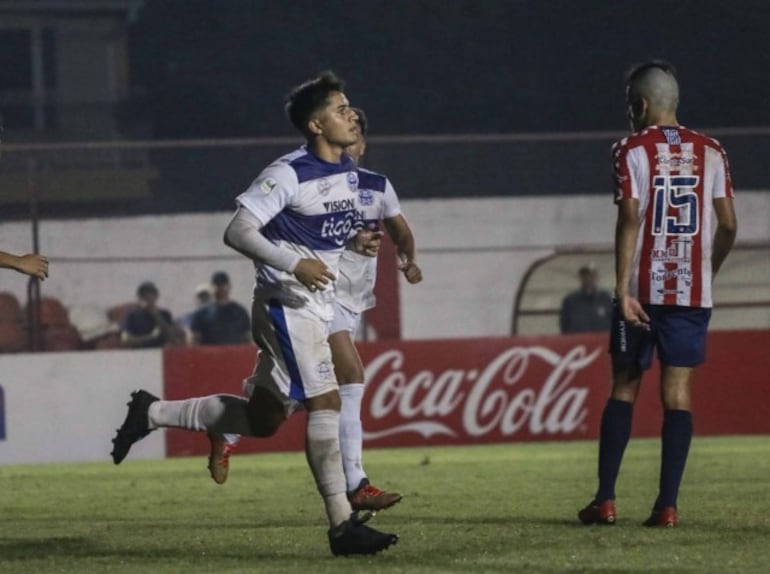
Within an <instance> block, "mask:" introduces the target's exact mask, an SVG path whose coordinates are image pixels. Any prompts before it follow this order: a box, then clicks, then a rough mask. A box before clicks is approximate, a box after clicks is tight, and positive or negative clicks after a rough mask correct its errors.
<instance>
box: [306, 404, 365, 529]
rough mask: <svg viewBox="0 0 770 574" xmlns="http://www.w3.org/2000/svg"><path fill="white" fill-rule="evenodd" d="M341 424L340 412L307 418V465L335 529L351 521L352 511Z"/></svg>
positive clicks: (323, 413)
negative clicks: (343, 460) (343, 469)
mask: <svg viewBox="0 0 770 574" xmlns="http://www.w3.org/2000/svg"><path fill="white" fill-rule="evenodd" d="M339 421H340V413H338V412H337V411H330V410H323V411H313V412H311V413H308V415H307V442H306V443H305V453H306V455H307V462H308V465H309V466H310V471H311V472H312V473H313V477H314V478H315V483H316V486H317V487H318V492H319V493H321V497H322V498H323V500H324V505H325V506H326V515H327V516H328V517H329V525H330V526H332V527H334V526H337V525H338V524H340V523H342V522H344V521H345V520H348V519H349V518H350V514H351V513H352V512H353V509H352V508H351V507H350V502H349V501H348V497H347V495H346V494H345V474H344V472H343V471H342V456H341V454H340V438H339Z"/></svg>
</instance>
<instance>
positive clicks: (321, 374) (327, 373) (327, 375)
mask: <svg viewBox="0 0 770 574" xmlns="http://www.w3.org/2000/svg"><path fill="white" fill-rule="evenodd" d="M316 371H317V372H318V378H319V379H321V380H322V381H328V380H330V379H331V378H332V366H331V364H330V363H329V361H321V362H320V363H318V366H317V367H316Z"/></svg>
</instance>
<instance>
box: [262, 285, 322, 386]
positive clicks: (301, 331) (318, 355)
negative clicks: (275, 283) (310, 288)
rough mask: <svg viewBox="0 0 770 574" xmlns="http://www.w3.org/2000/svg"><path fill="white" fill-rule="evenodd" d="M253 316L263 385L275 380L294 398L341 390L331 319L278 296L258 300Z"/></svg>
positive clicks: (275, 382)
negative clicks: (333, 354) (333, 353)
mask: <svg viewBox="0 0 770 574" xmlns="http://www.w3.org/2000/svg"><path fill="white" fill-rule="evenodd" d="M252 317H253V319H252V320H253V323H254V334H255V337H254V339H255V341H256V343H257V345H259V347H260V350H261V354H260V359H259V363H258V365H257V370H256V372H255V378H256V379H257V381H259V384H260V385H261V386H269V384H270V382H271V381H272V383H274V384H275V386H276V387H277V389H278V391H279V392H280V393H281V394H282V395H283V396H284V397H286V398H287V399H289V400H290V401H305V400H306V399H308V398H311V397H314V396H319V395H323V394H325V393H328V392H331V391H336V390H337V381H336V378H335V376H334V369H333V365H332V358H331V349H330V347H329V343H328V341H327V337H328V323H327V322H325V321H323V320H322V319H321V318H320V317H318V316H317V315H315V314H313V313H312V312H310V311H308V310H306V309H296V308H292V307H287V306H284V305H282V304H281V303H280V302H279V301H276V300H270V301H266V302H261V303H258V304H255V305H254V309H253V311H252Z"/></svg>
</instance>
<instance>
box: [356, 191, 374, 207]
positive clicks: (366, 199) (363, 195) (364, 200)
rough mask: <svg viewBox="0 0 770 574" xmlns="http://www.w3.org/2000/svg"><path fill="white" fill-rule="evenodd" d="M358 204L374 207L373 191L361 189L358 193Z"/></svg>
mask: <svg viewBox="0 0 770 574" xmlns="http://www.w3.org/2000/svg"><path fill="white" fill-rule="evenodd" d="M358 202H359V203H360V204H361V205H374V193H372V190H371V189H361V190H359V191H358Z"/></svg>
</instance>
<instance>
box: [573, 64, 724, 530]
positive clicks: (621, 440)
mask: <svg viewBox="0 0 770 574" xmlns="http://www.w3.org/2000/svg"><path fill="white" fill-rule="evenodd" d="M626 93H627V103H628V112H629V119H630V120H631V124H632V129H633V130H634V133H633V134H632V135H630V136H628V137H627V138H624V139H622V140H620V141H619V142H617V143H616V144H615V145H614V147H613V154H612V155H613V169H614V174H615V202H616V204H617V205H618V219H617V226H616V234H615V268H616V288H615V296H616V308H615V316H614V318H613V323H612V332H611V339H610V353H611V356H612V367H613V387H612V393H611V396H610V398H609V400H608V402H607V405H606V407H605V409H604V413H603V415H602V423H601V435H600V441H599V488H598V491H597V493H596V496H595V498H594V500H593V501H592V502H591V503H590V504H589V505H588V506H586V507H585V508H584V509H583V510H581V511H580V513H579V514H578V518H579V519H580V520H581V522H583V523H585V524H593V523H600V524H613V523H614V522H615V518H616V510H615V482H616V480H617V476H618V472H619V470H620V463H621V460H622V458H623V452H624V450H625V448H626V445H627V444H628V440H629V437H630V435H631V417H632V413H633V404H634V400H635V399H636V396H637V394H638V391H639V385H640V383H641V379H642V373H643V372H644V371H645V370H646V369H648V368H649V367H650V365H651V363H652V356H653V352H654V351H657V353H658V360H659V361H660V363H661V376H660V396H661V402H662V404H663V409H664V413H663V429H662V440H661V442H662V457H661V468H660V484H659V492H658V497H657V499H656V501H655V503H654V505H653V508H652V514H651V515H650V517H649V518H648V519H647V520H646V521H645V522H644V524H645V526H669V527H670V526H675V525H676V524H677V523H678V521H679V516H678V511H677V496H678V492H679V486H680V483H681V480H682V475H683V473H684V467H685V463H686V461H687V454H688V451H689V447H690V441H691V438H692V415H691V413H690V384H691V378H692V373H693V370H694V368H695V367H696V366H697V365H699V364H701V363H702V362H703V361H704V359H705V353H706V331H707V328H708V323H709V319H710V317H711V307H712V300H711V284H712V282H713V280H714V277H715V276H716V274H717V272H718V271H719V269H720V267H721V266H722V263H723V262H724V260H725V258H726V257H727V254H728V253H729V251H730V249H731V247H732V244H733V241H734V240H735V235H736V229H737V223H736V216H735V210H734V207H733V189H732V183H731V180H730V170H729V167H728V164H727V155H726V154H725V151H724V149H722V146H721V145H720V144H719V143H718V142H717V141H716V140H714V139H711V138H709V137H706V136H705V135H703V134H700V133H697V132H694V131H692V130H689V129H687V128H685V127H683V126H681V125H679V122H678V121H677V117H676V111H677V105H678V103H679V86H678V83H677V80H676V76H675V73H674V70H673V68H672V67H671V66H670V65H669V64H667V63H665V62H661V61H652V62H648V63H645V64H642V65H640V66H637V67H636V68H634V69H633V70H632V71H631V73H630V74H629V76H628V80H627V85H626ZM714 216H715V218H716V222H717V224H716V229H714V228H713V227H712V219H713V218H714Z"/></svg>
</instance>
